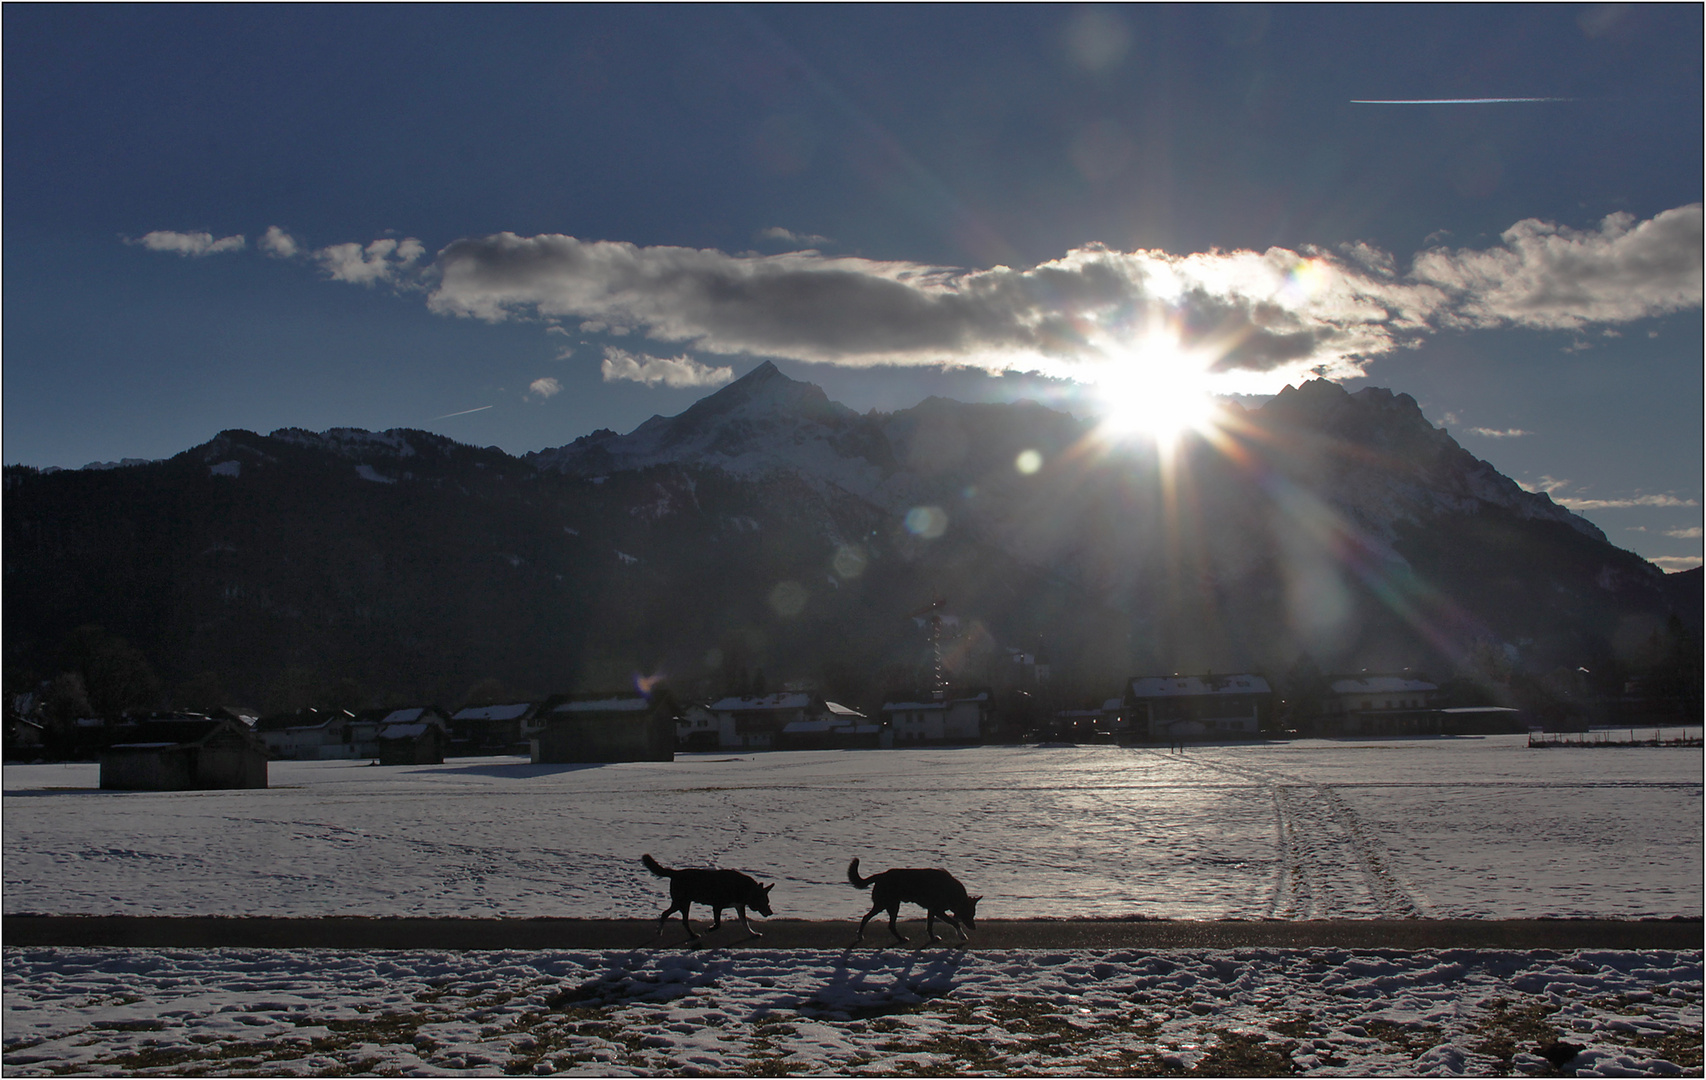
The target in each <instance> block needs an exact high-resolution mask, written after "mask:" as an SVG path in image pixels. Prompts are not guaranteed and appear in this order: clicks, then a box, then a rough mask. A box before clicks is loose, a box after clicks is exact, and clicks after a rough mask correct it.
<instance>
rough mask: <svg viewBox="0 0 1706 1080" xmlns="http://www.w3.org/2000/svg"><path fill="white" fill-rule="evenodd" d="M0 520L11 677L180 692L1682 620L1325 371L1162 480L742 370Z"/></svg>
mask: <svg viewBox="0 0 1706 1080" xmlns="http://www.w3.org/2000/svg"><path fill="white" fill-rule="evenodd" d="M1024 450H1032V451H1035V452H1036V460H1037V461H1038V462H1040V463H1041V464H1040V466H1039V467H1038V468H1036V469H1035V470H1034V471H1027V470H1021V469H1016V468H1015V457H1016V455H1017V454H1018V453H1020V452H1021V451H1024ZM4 514H5V537H4V539H5V566H6V571H5V604H4V607H5V611H4V620H5V652H6V663H7V665H8V675H9V680H10V681H11V682H13V683H16V682H17V681H19V680H22V681H25V682H29V683H31V684H32V685H34V684H37V683H39V681H40V680H43V679H49V678H52V677H53V676H54V675H55V674H57V673H59V672H61V671H63V670H66V669H67V665H68V664H71V663H72V660H71V659H70V657H71V656H72V654H74V653H75V654H76V655H79V656H82V655H87V654H88V653H89V650H90V648H91V646H90V645H89V642H90V641H91V640H95V639H93V638H91V637H90V635H91V633H93V632H92V631H89V630H87V629H85V630H83V631H82V632H81V637H79V633H78V632H79V628H86V627H89V626H98V627H100V628H102V632H103V633H104V635H105V640H117V639H122V640H123V641H124V642H127V643H128V645H129V647H130V649H131V650H132V652H133V653H134V654H137V655H139V656H140V657H141V658H143V659H144V660H145V662H146V664H147V666H148V667H149V669H150V670H151V671H152V673H153V674H154V676H155V677H156V678H157V680H158V686H157V688H156V691H157V694H158V696H159V697H160V699H161V701H162V702H163V703H165V702H169V703H171V704H175V705H180V706H183V705H187V704H191V702H190V700H189V699H190V698H195V699H197V702H198V703H199V702H203V701H204V700H205V699H212V698H222V699H225V700H229V701H235V702H243V703H246V704H250V705H252V706H254V707H258V708H287V707H290V708H294V707H299V706H301V705H304V704H308V703H310V701H312V700H315V699H316V698H317V697H321V698H323V697H324V696H325V695H326V694H327V693H328V692H330V690H329V688H339V687H341V688H342V691H341V692H342V693H344V694H345V695H346V696H349V697H350V698H351V700H352V701H354V702H362V703H366V702H381V701H383V702H403V701H417V702H418V701H425V700H432V701H440V702H446V703H448V702H454V701H458V700H462V699H463V698H464V697H465V696H466V695H467V694H468V693H469V691H470V688H471V687H474V686H476V685H477V684H483V685H485V686H486V687H488V688H502V689H504V690H507V691H510V692H513V693H516V694H528V695H532V694H540V695H542V694H545V693H550V692H555V691H561V690H567V689H571V688H574V687H577V686H593V685H596V686H612V685H620V684H625V683H628V682H630V681H632V680H634V679H636V678H641V677H652V676H657V675H662V676H664V677H666V678H668V679H669V680H670V681H671V683H672V684H675V685H679V686H682V687H684V688H687V689H688V690H689V691H690V692H692V691H693V690H695V689H698V688H703V689H707V690H713V689H720V688H721V687H722V686H723V685H727V684H729V683H730V682H731V681H734V680H739V679H750V678H751V677H752V675H753V674H754V673H756V672H759V671H763V672H765V673H766V674H767V676H768V677H769V678H770V680H771V681H772V683H780V682H781V681H783V680H785V679H811V680H816V681H818V682H819V683H820V684H824V685H826V686H828V687H830V688H832V689H835V690H836V691H837V692H838V693H842V694H843V695H845V696H849V697H855V698H858V696H859V695H860V694H863V693H867V692H880V691H881V689H882V687H883V684H884V683H885V682H887V683H890V684H898V683H904V682H906V681H909V680H912V679H915V678H916V677H917V676H918V668H919V666H920V664H921V662H922V660H923V655H924V647H923V638H922V632H921V630H920V627H919V624H918V623H917V622H915V621H914V620H913V619H912V618H911V617H910V616H911V614H912V613H913V612H914V611H915V610H916V609H918V608H919V607H920V606H922V605H924V604H925V603H927V602H929V601H930V600H931V599H932V598H934V597H942V598H944V599H945V600H946V601H947V606H946V608H945V609H944V610H946V611H948V612H950V613H951V614H952V616H953V618H952V620H951V622H950V632H949V637H950V642H949V649H948V662H949V664H950V667H951V668H952V669H953V674H954V675H955V676H956V677H957V678H959V679H961V680H963V681H968V682H969V681H976V682H988V681H992V680H994V679H996V678H998V677H999V675H1000V673H1001V664H1002V663H1003V662H1004V661H1005V658H1006V657H1007V655H1008V652H1007V650H1008V649H1009V648H1023V649H1026V650H1031V651H1034V650H1036V649H1038V648H1041V649H1042V650H1044V652H1045V653H1046V654H1047V656H1048V657H1049V659H1050V660H1051V661H1052V663H1053V666H1054V668H1055V670H1056V671H1057V673H1058V675H1059V678H1060V679H1061V680H1063V685H1068V686H1073V687H1081V688H1082V689H1083V691H1084V692H1085V693H1094V692H1098V691H1099V690H1101V689H1104V688H1105V689H1106V690H1107V692H1109V693H1111V692H1112V688H1113V687H1114V685H1115V684H1116V683H1117V681H1118V679H1119V678H1120V677H1121V676H1123V675H1128V674H1131V673H1133V672H1136V671H1171V670H1184V669H1191V670H1199V669H1214V670H1222V671H1224V670H1229V669H1235V668H1236V669H1248V668H1259V669H1264V670H1270V671H1282V670H1285V669H1286V668H1287V667H1288V666H1290V665H1292V664H1294V663H1295V662H1297V661H1298V660H1299V658H1300V657H1307V658H1308V659H1309V662H1310V663H1312V664H1317V665H1319V666H1320V667H1321V668H1323V669H1328V668H1338V669H1347V668H1351V669H1354V668H1362V667H1369V668H1384V669H1397V668H1400V667H1411V668H1432V669H1434V670H1436V671H1448V670H1452V669H1454V668H1456V667H1459V666H1462V665H1464V664H1470V663H1473V662H1474V658H1475V657H1477V656H1485V655H1489V654H1497V655H1499V656H1501V657H1504V658H1506V660H1508V661H1509V662H1512V663H1515V664H1517V665H1519V666H1522V665H1526V666H1528V667H1530V668H1532V669H1533V670H1536V671H1545V670H1549V669H1551V668H1553V667H1556V666H1559V665H1568V666H1570V667H1575V666H1577V665H1581V666H1586V667H1589V668H1593V669H1596V670H1597V669H1599V668H1604V669H1605V670H1608V671H1610V670H1613V669H1614V668H1615V666H1616V665H1618V664H1622V665H1624V666H1625V667H1627V666H1628V665H1631V664H1638V663H1640V662H1641V661H1640V656H1641V655H1642V650H1647V651H1651V649H1652V648H1653V647H1654V645H1653V642H1654V640H1655V638H1654V635H1655V634H1658V633H1660V632H1661V631H1664V629H1665V628H1666V627H1667V626H1672V625H1673V624H1674V625H1680V626H1683V627H1685V628H1690V629H1697V628H1698V626H1699V623H1700V605H1701V592H1700V575H1699V574H1698V573H1697V572H1695V573H1692V574H1688V575H1671V576H1669V577H1667V576H1666V575H1664V574H1662V573H1660V572H1659V571H1658V570H1657V569H1655V568H1654V567H1652V566H1651V565H1650V564H1647V563H1646V562H1644V561H1643V560H1641V559H1639V558H1638V557H1636V556H1634V555H1632V554H1630V553H1628V552H1625V551H1622V550H1620V549H1617V548H1615V547H1613V546H1612V545H1610V544H1609V543H1607V542H1606V541H1605V539H1604V537H1603V536H1602V535H1601V534H1600V533H1599V532H1598V530H1597V529H1595V528H1594V527H1593V526H1592V525H1590V524H1588V523H1587V522H1585V521H1583V520H1582V519H1580V518H1577V517H1575V516H1574V515H1572V514H1569V513H1568V512H1567V511H1564V510H1562V509H1561V508H1559V507H1556V506H1554V505H1553V504H1552V503H1551V501H1550V500H1549V499H1547V498H1546V497H1545V496H1544V495H1535V494H1530V493H1528V492H1524V491H1522V490H1520V489H1519V488H1517V486H1516V485H1515V484H1513V483H1512V482H1511V481H1509V480H1508V479H1506V478H1504V477H1502V476H1500V475H1499V474H1498V473H1497V472H1496V471H1494V470H1493V469H1492V468H1491V467H1490V466H1488V465H1487V464H1486V463H1485V462H1480V461H1478V460H1476V459H1475V458H1473V457H1472V456H1471V455H1469V454H1468V453H1466V452H1465V451H1463V450H1462V449H1461V448H1460V447H1458V446H1457V444H1456V443H1455V442H1453V441H1452V440H1451V439H1450V437H1449V436H1448V435H1447V434H1446V433H1444V432H1442V431H1438V430H1437V429H1434V428H1433V427H1432V426H1431V425H1428V424H1427V422H1426V421H1425V420H1424V419H1423V418H1422V417H1421V414H1420V412H1419V410H1417V409H1416V408H1415V405H1414V403H1413V402H1410V401H1409V399H1408V398H1406V397H1404V396H1403V395H1392V394H1390V393H1388V392H1386V391H1363V392H1361V393H1359V394H1356V395H1349V394H1346V393H1345V392H1344V391H1343V390H1340V389H1339V388H1337V387H1335V386H1331V385H1329V384H1325V383H1312V384H1309V385H1308V386H1306V387H1304V388H1301V389H1299V390H1293V391H1288V392H1287V393H1286V394H1282V395H1281V396H1280V397H1279V398H1277V399H1275V400H1274V401H1273V402H1272V403H1270V404H1269V405H1268V406H1267V407H1266V408H1264V409H1262V410H1260V411H1257V412H1252V413H1247V414H1235V416H1234V419H1233V422H1231V423H1229V424H1228V426H1227V428H1226V429H1225V430H1224V431H1223V432H1222V433H1221V435H1220V436H1219V437H1218V438H1217V439H1216V440H1213V441H1200V442H1198V443H1196V444H1194V445H1193V446H1192V447H1191V448H1189V450H1188V451H1187V452H1186V453H1185V454H1183V455H1182V456H1181V458H1180V459H1179V461H1177V462H1175V463H1173V465H1172V466H1171V467H1169V466H1167V464H1166V463H1165V462H1163V461H1161V460H1160V459H1158V458H1157V457H1156V456H1155V455H1154V453H1153V452H1150V451H1145V450H1143V449H1141V448H1135V447H1127V446H1118V445H1104V444H1102V443H1099V442H1098V441H1097V440H1096V439H1095V437H1094V435H1093V434H1092V433H1091V432H1090V431H1089V429H1088V428H1087V427H1086V425H1084V424H1081V423H1080V422H1078V421H1076V420H1074V419H1073V418H1071V417H1070V416H1067V415H1065V414H1062V413H1058V412H1053V411H1051V410H1048V409H1045V408H1043V407H1041V406H1036V405H1031V404H1020V405H977V406H970V405H963V404H960V403H958V402H951V401H943V400H940V399H932V400H931V401H928V402H925V403H924V404H922V405H920V406H918V407H916V408H915V409H910V410H906V411H904V412H901V413H896V414H893V415H882V414H871V415H869V416H859V415H857V414H854V413H852V412H851V411H850V410H845V409H843V408H842V407H840V406H838V405H835V404H834V403H833V402H828V401H827V399H825V398H824V397H823V395H822V392H821V391H818V390H817V388H815V387H811V386H809V385H808V384H803V383H798V382H795V381H793V380H789V379H787V378H786V377H785V376H782V375H781V374H780V373H779V372H777V371H776V370H775V369H774V368H770V367H768V365H766V366H765V367H761V368H760V369H759V370H757V371H755V372H754V373H753V374H752V375H749V376H748V377H747V378H746V379H743V380H741V381H740V382H737V383H735V384H733V385H731V386H729V387H727V388H725V389H724V390H722V391H720V392H719V393H718V394H716V395H713V396H712V397H710V398H708V399H706V400H705V401H702V402H700V403H699V405H696V406H695V407H694V408H693V409H691V410H689V411H688V412H687V413H684V414H682V416H681V417H676V418H657V419H654V420H653V421H650V422H648V424H646V425H642V427H641V428H640V429H638V430H637V431H635V432H634V433H632V434H630V435H615V434H612V433H608V432H604V433H599V434H598V435H597V436H589V437H588V438H586V439H582V440H578V441H577V442H576V443H573V444H571V445H569V446H565V447H563V448H561V449H560V450H556V451H547V452H544V453H541V454H536V455H529V456H528V457H527V458H525V459H517V458H513V457H510V456H508V455H506V454H504V453H502V452H500V451H498V450H495V449H476V448H473V447H468V446H462V445H459V444H456V443H453V442H451V441H449V440H447V439H444V438H442V437H439V436H435V435H430V434H427V433H424V432H418V431H391V432H385V433H381V434H374V433H368V432H361V431H351V430H334V431H330V432H325V433H320V434H315V433H309V432H303V431H296V430H285V431H279V432H274V433H273V434H272V435H270V436H262V435H257V434H254V433H250V432H243V431H227V432H224V433H222V434H221V435H219V436H218V437H217V438H215V439H213V440H212V441H210V442H208V443H207V444H205V445H203V446H199V447H196V448H194V449H192V450H188V451H186V452H184V453H182V454H180V455H178V456H177V457H175V458H172V459H170V460H168V461H162V462H155V463H150V464H141V465H133V466H128V467H122V468H110V469H91V470H80V471H56V472H47V473H42V472H38V471H36V470H33V469H26V468H17V467H14V468H10V469H8V470H6V488H5V502H4ZM78 650H82V651H81V652H78ZM103 655H107V654H103ZM111 655H117V654H111ZM1511 658H1514V659H1511ZM1608 665H1609V666H1608ZM493 692H496V690H495V689H494V690H493ZM138 693H143V691H138Z"/></svg>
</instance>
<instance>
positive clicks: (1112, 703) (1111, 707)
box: [1102, 697, 1125, 712]
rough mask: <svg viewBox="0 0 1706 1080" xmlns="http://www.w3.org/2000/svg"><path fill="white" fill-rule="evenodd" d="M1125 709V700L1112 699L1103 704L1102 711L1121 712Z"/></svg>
mask: <svg viewBox="0 0 1706 1080" xmlns="http://www.w3.org/2000/svg"><path fill="white" fill-rule="evenodd" d="M1124 707H1125V700H1124V699H1123V698H1117V697H1111V698H1109V699H1108V700H1106V701H1104V702H1102V711H1103V712H1119V711H1120V710H1121V709H1122V708H1124Z"/></svg>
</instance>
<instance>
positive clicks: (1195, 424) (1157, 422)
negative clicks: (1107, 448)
mask: <svg viewBox="0 0 1706 1080" xmlns="http://www.w3.org/2000/svg"><path fill="white" fill-rule="evenodd" d="M1205 368H1206V365H1205V364H1204V363H1203V360H1202V358H1200V357H1194V356H1191V355H1190V354H1189V353H1187V352H1185V351H1183V350H1182V349H1180V348H1179V347H1178V346H1177V345H1175V344H1174V343H1172V342H1170V341H1165V340H1160V339H1155V340H1152V341H1149V342H1145V343H1144V344H1143V345H1142V346H1140V347H1138V348H1136V349H1133V350H1132V352H1131V353H1129V354H1128V355H1126V356H1123V357H1120V358H1119V359H1117V360H1114V361H1112V362H1110V363H1109V364H1108V365H1107V366H1106V368H1104V370H1103V371H1102V373H1101V378H1100V379H1098V381H1097V396H1098V397H1100V399H1101V404H1102V429H1103V431H1104V432H1105V433H1106V434H1107V436H1108V437H1110V438H1129V437H1131V436H1134V435H1141V436H1146V437H1148V438H1150V439H1153V440H1154V441H1155V443H1156V445H1157V446H1160V447H1161V448H1163V449H1171V448H1172V447H1173V446H1174V445H1175V444H1176V443H1178V441H1179V439H1180V437H1182V436H1183V435H1184V434H1185V433H1186V432H1188V431H1205V430H1207V429H1208V428H1209V426H1210V425H1211V424H1212V423H1213V420H1214V416H1215V413H1216V412H1217V411H1218V409H1219V406H1218V405H1217V404H1216V402H1215V398H1214V392H1213V390H1212V389H1211V388H1210V382H1209V377H1208V372H1207V370H1206V369H1205Z"/></svg>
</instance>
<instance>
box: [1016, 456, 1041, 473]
mask: <svg viewBox="0 0 1706 1080" xmlns="http://www.w3.org/2000/svg"><path fill="white" fill-rule="evenodd" d="M1013 467H1014V468H1015V469H1018V470H1019V472H1020V473H1022V474H1024V475H1025V476H1029V475H1031V474H1032V473H1034V472H1036V471H1037V470H1038V469H1040V468H1042V467H1043V456H1042V455H1041V454H1039V453H1037V452H1036V451H1035V450H1021V451H1019V456H1018V457H1016V458H1014V459H1013Z"/></svg>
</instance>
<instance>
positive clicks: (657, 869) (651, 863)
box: [640, 855, 675, 878]
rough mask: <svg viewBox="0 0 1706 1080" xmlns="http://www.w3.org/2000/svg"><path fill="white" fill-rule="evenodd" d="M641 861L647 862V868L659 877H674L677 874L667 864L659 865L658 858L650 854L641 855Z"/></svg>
mask: <svg viewBox="0 0 1706 1080" xmlns="http://www.w3.org/2000/svg"><path fill="white" fill-rule="evenodd" d="M640 861H641V862H643V863H645V864H646V869H647V870H650V871H651V872H652V873H654V874H656V875H657V876H658V877H668V878H672V877H674V876H675V871H674V870H671V869H670V868H669V867H667V866H659V865H658V861H657V860H656V859H654V858H652V857H651V856H650V855H641V856H640Z"/></svg>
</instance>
